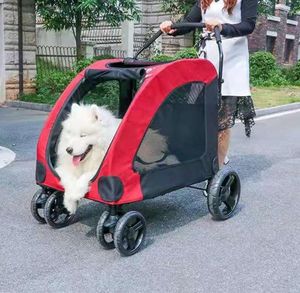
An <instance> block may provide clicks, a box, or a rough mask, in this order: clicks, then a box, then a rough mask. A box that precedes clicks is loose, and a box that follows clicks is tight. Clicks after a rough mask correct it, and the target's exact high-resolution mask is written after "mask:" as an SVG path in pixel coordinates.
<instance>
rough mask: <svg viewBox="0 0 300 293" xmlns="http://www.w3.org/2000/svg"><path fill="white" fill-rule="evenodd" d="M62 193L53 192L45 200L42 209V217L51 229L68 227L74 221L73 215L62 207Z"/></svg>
mask: <svg viewBox="0 0 300 293" xmlns="http://www.w3.org/2000/svg"><path fill="white" fill-rule="evenodd" d="M63 199H64V197H63V193H62V192H59V191H55V192H54V193H52V194H51V196H50V197H49V198H48V199H47V202H46V205H45V208H44V217H45V220H46V222H47V224H49V225H50V226H51V227H53V228H57V229H58V228H62V227H66V226H68V225H69V224H70V223H71V222H72V220H73V219H74V214H70V213H69V212H68V211H67V209H66V208H65V207H64V205H63Z"/></svg>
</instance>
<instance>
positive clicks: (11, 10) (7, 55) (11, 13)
mask: <svg viewBox="0 0 300 293" xmlns="http://www.w3.org/2000/svg"><path fill="white" fill-rule="evenodd" d="M2 2H3V3H2V4H0V5H1V6H2V7H1V10H2V16H1V17H0V23H1V24H0V38H1V27H2V31H3V42H1V44H0V47H1V49H0V54H1V51H2V52H3V53H4V54H3V56H4V58H3V60H4V61H3V64H2V69H1V68H0V70H2V72H3V75H2V74H1V76H0V84H2V87H1V86H0V89H1V96H0V102H3V101H4V100H6V99H16V98H17V97H18V93H19V53H18V52H19V51H18V7H17V0H4V1H2ZM22 2H23V49H24V52H23V59H24V62H23V64H24V92H33V91H35V84H34V78H35V74H36V66H35V52H36V46H35V44H36V36H35V10H34V0H23V1H22ZM0 67H1V64H0Z"/></svg>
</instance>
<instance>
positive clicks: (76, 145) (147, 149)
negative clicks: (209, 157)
mask: <svg viewBox="0 0 300 293" xmlns="http://www.w3.org/2000/svg"><path fill="white" fill-rule="evenodd" d="M120 122H121V119H118V118H116V117H115V116H114V115H113V114H112V112H111V111H109V110H108V109H106V108H105V107H98V106H97V105H95V104H93V105H82V104H81V105H78V104H73V105H72V107H71V111H70V114H69V116H68V117H67V119H66V120H64V121H63V122H62V131H61V134H60V137H59V140H58V146H57V163H56V167H55V171H56V172H57V174H58V175H59V177H60V180H61V181H60V182H61V185H62V186H63V187H64V189H65V193H64V206H65V208H66V209H67V210H68V211H69V212H70V213H72V214H73V213H75V211H76V209H77V205H78V201H79V200H80V199H81V198H83V197H84V196H85V194H86V193H87V192H88V191H89V183H90V181H91V180H92V179H93V177H94V176H95V175H96V172H97V170H98V168H99V167H100V164H101V162H102V160H103V158H104V156H105V154H106V151H107V150H108V148H109V145H110V143H111V141H112V139H113V137H114V135H115V133H116V131H117V129H118V127H119V124H120ZM137 155H138V156H139V157H141V158H143V161H142V163H141V162H138V161H136V162H135V164H134V167H135V169H136V170H137V171H142V172H145V171H149V170H151V169H153V168H155V167H157V166H158V165H160V164H167V165H170V164H177V163H178V160H177V158H176V156H174V155H171V154H168V144H167V139H166V137H165V136H163V135H161V134H160V133H159V132H158V131H157V130H152V129H150V128H149V129H148V130H147V135H146V136H145V139H144V140H143V143H142V144H141V146H140V148H139V151H138V154H137Z"/></svg>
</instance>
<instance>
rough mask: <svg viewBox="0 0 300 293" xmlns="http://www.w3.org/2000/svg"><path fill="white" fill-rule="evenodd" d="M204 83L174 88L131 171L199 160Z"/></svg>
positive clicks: (202, 125)
mask: <svg viewBox="0 0 300 293" xmlns="http://www.w3.org/2000/svg"><path fill="white" fill-rule="evenodd" d="M204 121H205V119H204V84H203V83H200V82H193V83H188V84H185V85H183V86H181V87H179V88H177V89H175V90H174V91H173V92H172V93H171V94H170V95H169V97H168V98H167V99H166V100H165V102H164V103H163V104H162V106H161V107H160V108H159V110H158V111H157V113H156V114H155V116H154V118H153V120H152V122H151V124H150V127H149V129H148V130H147V132H146V135H145V137H144V139H143V141H142V143H141V145H140V148H139V150H138V152H137V155H136V157H135V161H134V169H135V170H137V171H139V172H141V173H143V172H146V171H149V170H153V169H156V168H162V167H167V166H171V165H176V164H180V163H184V162H189V161H193V160H197V159H199V158H200V157H201V156H202V155H203V154H204V152H205V123H204Z"/></svg>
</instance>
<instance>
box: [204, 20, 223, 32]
mask: <svg viewBox="0 0 300 293" xmlns="http://www.w3.org/2000/svg"><path fill="white" fill-rule="evenodd" d="M205 26H206V29H207V30H208V31H209V32H213V31H214V29H215V27H219V29H220V31H222V24H221V23H220V22H219V21H218V20H214V19H212V20H207V21H206V22H205Z"/></svg>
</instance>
